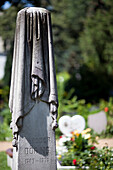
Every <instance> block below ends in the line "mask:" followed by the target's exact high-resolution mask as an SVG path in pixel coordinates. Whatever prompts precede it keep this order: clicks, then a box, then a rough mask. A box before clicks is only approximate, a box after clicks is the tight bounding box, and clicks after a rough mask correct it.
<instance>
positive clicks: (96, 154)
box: [57, 128, 113, 170]
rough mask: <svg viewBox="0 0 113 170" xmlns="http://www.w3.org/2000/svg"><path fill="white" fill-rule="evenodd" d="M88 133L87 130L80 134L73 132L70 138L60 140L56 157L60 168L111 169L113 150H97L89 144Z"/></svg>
mask: <svg viewBox="0 0 113 170" xmlns="http://www.w3.org/2000/svg"><path fill="white" fill-rule="evenodd" d="M89 132H90V129H89V128H88V129H86V130H84V131H83V132H82V133H81V134H78V133H77V131H74V132H72V135H71V137H65V136H62V137H61V138H60V140H59V145H60V146H59V148H58V147H57V152H58V156H57V157H58V161H59V163H60V164H61V166H72V167H71V168H72V169H73V168H75V169H100V170H101V169H102V170H103V169H105V170H106V169H112V168H113V149H109V148H108V147H104V148H102V149H97V148H96V147H95V146H93V144H92V143H91V135H90V133H89ZM60 148H62V149H61V150H60ZM64 168H65V167H64Z"/></svg>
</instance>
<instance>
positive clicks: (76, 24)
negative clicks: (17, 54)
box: [0, 0, 113, 140]
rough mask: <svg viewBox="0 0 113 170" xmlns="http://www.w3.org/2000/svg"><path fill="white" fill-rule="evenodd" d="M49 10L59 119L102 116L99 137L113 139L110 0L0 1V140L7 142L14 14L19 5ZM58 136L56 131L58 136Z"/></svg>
mask: <svg viewBox="0 0 113 170" xmlns="http://www.w3.org/2000/svg"><path fill="white" fill-rule="evenodd" d="M28 6H29V7H30V6H36V7H44V8H46V9H48V10H50V11H51V16H52V29H53V40H54V54H55V63H56V73H57V86H58V94H59V95H58V96H59V116H58V119H59V118H60V117H61V116H63V115H66V114H69V115H75V114H79V115H82V116H83V117H84V118H85V120H86V127H87V118H88V115H90V114H94V113H98V112H99V111H101V110H104V111H105V112H106V116H107V128H106V131H105V132H104V133H102V134H101V135H103V137H108V136H110V137H112V135H113V1H111V0H107V1H106V0H87V1H84V0H79V1H78V0H9V1H8V0H2V1H0V140H11V138H12V135H11V134H12V133H11V130H10V128H9V124H10V121H11V113H10V111H9V108H8V97H9V88H10V81H11V67H12V58H13V46H14V33H15V24H16V16H17V12H18V11H19V10H20V9H22V8H24V7H28ZM59 134H60V132H59V130H57V135H59Z"/></svg>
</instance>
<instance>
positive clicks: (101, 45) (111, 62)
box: [80, 1, 113, 75]
mask: <svg viewBox="0 0 113 170" xmlns="http://www.w3.org/2000/svg"><path fill="white" fill-rule="evenodd" d="M104 7H105V8H101V9H98V10H97V11H96V12H95V14H94V15H91V16H89V17H87V19H86V21H85V29H84V31H83V32H82V34H81V36H80V46H81V52H82V57H83V63H84V64H85V65H87V66H88V67H89V68H90V69H91V70H95V69H98V70H101V71H105V72H107V73H108V74H109V75H110V74H113V68H112V66H113V2H112V1H106V3H105V4H104Z"/></svg>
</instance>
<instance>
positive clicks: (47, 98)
mask: <svg viewBox="0 0 113 170" xmlns="http://www.w3.org/2000/svg"><path fill="white" fill-rule="evenodd" d="M54 69H55V66H54V56H53V43H52V31H51V18H50V13H49V11H47V10H45V9H43V8H24V9H23V10H21V11H19V12H18V15H17V22H16V32H15V42H14V54H13V65H12V77H11V87H10V97H9V107H10V111H11V112H12V123H11V128H12V130H13V135H14V134H16V133H18V132H19V130H20V128H21V126H20V125H19V119H20V118H23V117H24V116H26V115H27V114H28V113H29V112H30V111H31V109H32V108H33V107H34V105H35V103H36V101H37V100H39V101H42V102H47V103H54V104H55V105H56V111H57V107H58V97H57V88H56V75H55V70H54Z"/></svg>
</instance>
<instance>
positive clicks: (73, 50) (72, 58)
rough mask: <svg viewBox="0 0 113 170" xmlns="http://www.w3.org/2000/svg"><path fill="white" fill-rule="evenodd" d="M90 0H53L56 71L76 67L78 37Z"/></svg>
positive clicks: (77, 60) (78, 61) (78, 51)
mask: <svg viewBox="0 0 113 170" xmlns="http://www.w3.org/2000/svg"><path fill="white" fill-rule="evenodd" d="M89 2H90V0H87V1H84V0H79V1H77V0H75V1H73V0H54V1H53V2H52V5H53V7H54V12H53V13H52V21H53V35H54V47H55V56H56V62H57V68H58V71H62V70H67V71H69V72H72V70H75V69H78V67H79V65H80V57H81V56H80V48H79V43H78V38H79V35H80V32H81V31H82V30H83V26H84V20H85V18H86V16H87V10H88V6H89Z"/></svg>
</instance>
